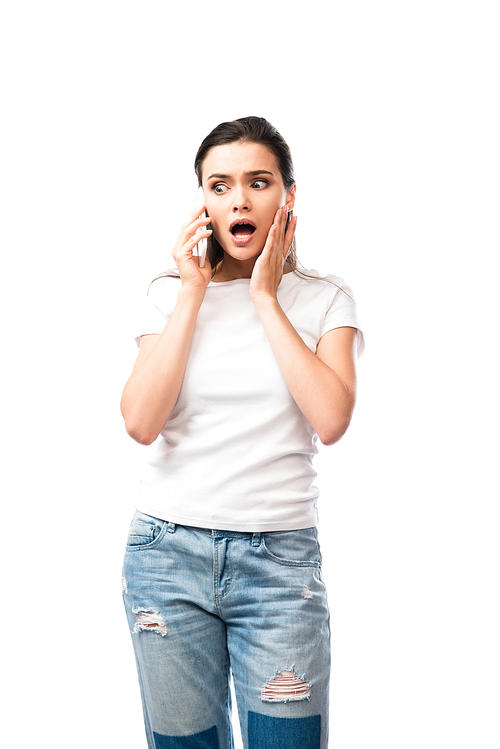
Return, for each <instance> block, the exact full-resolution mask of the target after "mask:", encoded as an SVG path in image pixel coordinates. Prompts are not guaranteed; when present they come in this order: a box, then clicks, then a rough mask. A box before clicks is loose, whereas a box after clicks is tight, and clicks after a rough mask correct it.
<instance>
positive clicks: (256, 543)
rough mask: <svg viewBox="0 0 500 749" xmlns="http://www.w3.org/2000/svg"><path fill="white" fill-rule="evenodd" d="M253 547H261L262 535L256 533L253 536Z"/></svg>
mask: <svg viewBox="0 0 500 749" xmlns="http://www.w3.org/2000/svg"><path fill="white" fill-rule="evenodd" d="M252 546H260V533H254V534H253V536H252Z"/></svg>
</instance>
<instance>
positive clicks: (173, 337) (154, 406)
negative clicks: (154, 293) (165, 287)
mask: <svg viewBox="0 0 500 749" xmlns="http://www.w3.org/2000/svg"><path fill="white" fill-rule="evenodd" d="M203 298H204V290H202V291H192V290H189V291H187V290H185V289H181V291H180V292H179V297H178V300H177V304H176V306H175V308H174V310H173V313H172V315H171V317H170V319H169V321H168V323H167V325H166V326H165V329H164V331H163V332H162V334H161V335H160V336H159V337H158V339H157V341H156V344H155V345H154V347H153V348H152V350H151V351H149V353H148V354H147V355H146V356H145V358H144V359H143V360H142V361H138V362H137V364H136V366H135V367H134V369H133V371H132V374H131V376H130V378H129V379H128V381H127V383H126V385H125V388H124V390H123V395H122V400H121V411H122V414H123V417H124V419H125V426H126V429H127V432H128V433H129V434H130V436H131V437H133V439H135V440H136V441H137V442H140V443H141V444H150V443H151V442H154V440H155V439H156V437H157V436H158V434H159V433H160V432H161V430H162V429H163V427H164V426H165V423H166V421H167V419H168V417H169V416H170V414H171V412H172V410H173V408H174V406H175V404H176V402H177V398H178V397H179V392H180V389H181V386H182V381H183V378H184V372H185V369H186V363H187V359H188V355H189V349H190V346H191V340H192V337H193V332H194V327H195V324H196V319H197V316H198V311H199V309H200V306H201V304H202V302H203Z"/></svg>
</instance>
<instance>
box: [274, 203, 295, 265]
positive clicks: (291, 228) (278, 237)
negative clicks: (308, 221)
mask: <svg viewBox="0 0 500 749" xmlns="http://www.w3.org/2000/svg"><path fill="white" fill-rule="evenodd" d="M288 214H289V210H288V207H287V206H286V205H284V206H282V207H281V208H279V209H278V210H277V211H276V215H275V217H274V223H273V225H272V226H271V230H270V232H269V249H270V250H271V251H273V250H274V251H275V252H276V253H279V251H280V250H281V254H282V256H283V258H284V259H286V258H287V257H288V254H289V251H290V247H291V245H292V242H293V237H294V234H295V227H296V226H297V217H296V216H294V217H292V218H291V219H290V222H289V224H288V227H287V220H288Z"/></svg>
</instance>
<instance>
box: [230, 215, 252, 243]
mask: <svg viewBox="0 0 500 749" xmlns="http://www.w3.org/2000/svg"><path fill="white" fill-rule="evenodd" d="M230 231H231V234H232V235H233V237H236V238H242V239H243V238H245V237H251V236H252V234H253V233H254V231H255V225H254V224H253V223H252V224H251V223H250V222H248V221H243V220H239V219H238V220H237V221H233V223H232V224H231V228H230Z"/></svg>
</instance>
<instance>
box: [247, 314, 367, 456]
mask: <svg viewBox="0 0 500 749" xmlns="http://www.w3.org/2000/svg"><path fill="white" fill-rule="evenodd" d="M256 310H257V314H258V315H259V317H260V320H261V322H262V325H263V327H264V330H265V332H266V335H267V338H268V340H269V343H270V344H271V348H272V350H273V353H274V356H275V359H276V362H277V364H278V366H279V368H280V371H281V374H282V375H283V379H284V380H285V382H286V385H287V387H288V389H289V391H290V393H291V395H292V397H293V398H294V400H295V402H296V403H297V405H298V407H299V408H300V410H301V411H302V413H303V414H304V416H305V417H306V418H307V419H308V421H309V422H310V423H311V424H312V426H313V427H314V429H315V430H316V432H317V434H318V436H319V438H320V440H321V442H322V443H323V444H324V445H333V444H334V443H335V442H338V440H339V439H340V438H341V437H342V436H343V435H344V434H345V432H346V430H347V427H348V426H349V423H350V421H351V417H352V413H353V410H354V405H355V402H356V365H355V355H356V353H355V344H356V329H355V328H336V329H335V330H330V331H328V333H325V335H324V336H323V337H322V338H321V340H320V342H319V344H318V348H317V352H316V354H314V353H313V352H312V351H311V350H310V349H309V348H308V347H307V346H306V344H305V343H304V341H303V340H302V338H301V337H300V336H299V334H298V333H297V331H296V330H295V328H294V327H293V325H292V324H291V322H290V321H289V320H288V318H287V316H286V315H285V313H284V312H283V310H282V309H281V307H280V306H279V303H278V302H277V301H276V300H271V301H269V302H267V303H263V302H261V303H260V304H259V305H256Z"/></svg>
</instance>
